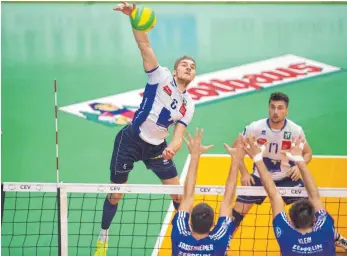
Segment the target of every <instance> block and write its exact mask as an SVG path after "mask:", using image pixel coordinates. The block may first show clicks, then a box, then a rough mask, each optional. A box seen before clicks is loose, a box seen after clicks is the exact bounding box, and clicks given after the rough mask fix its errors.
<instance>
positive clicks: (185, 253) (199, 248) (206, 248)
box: [171, 211, 235, 256]
mask: <svg viewBox="0 0 347 256" xmlns="http://www.w3.org/2000/svg"><path fill="white" fill-rule="evenodd" d="M234 230H235V225H234V223H233V222H232V220H231V218H229V217H220V218H219V219H218V222H217V225H216V226H215V227H214V228H213V230H212V231H211V232H210V233H209V235H208V236H207V237H205V238H203V239H200V240H196V239H195V238H194V237H193V236H192V233H191V231H190V227H189V213H188V212H185V211H179V212H177V213H176V215H175V217H174V218H173V220H172V233H171V242H172V255H174V256H212V255H213V256H224V255H225V252H226V250H227V247H228V243H229V240H230V239H231V234H232V233H233V231H234Z"/></svg>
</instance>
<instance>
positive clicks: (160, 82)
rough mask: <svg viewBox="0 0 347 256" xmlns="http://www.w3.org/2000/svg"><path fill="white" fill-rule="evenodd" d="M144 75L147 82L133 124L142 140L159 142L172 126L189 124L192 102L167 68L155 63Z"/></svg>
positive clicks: (161, 141)
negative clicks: (146, 76) (155, 65)
mask: <svg viewBox="0 0 347 256" xmlns="http://www.w3.org/2000/svg"><path fill="white" fill-rule="evenodd" d="M147 74H148V82H147V85H146V88H145V91H144V95H143V99H142V103H141V105H140V108H139V109H138V110H137V111H136V113H135V116H134V119H133V126H134V127H135V128H136V129H137V131H138V133H139V135H140V137H141V138H142V139H143V140H144V141H146V142H148V143H150V144H152V145H159V144H161V143H163V142H164V140H165V138H166V137H168V136H169V133H168V128H169V127H170V126H171V125H173V124H176V123H181V124H183V125H185V126H187V125H188V124H189V123H190V121H191V120H192V117H193V113H194V104H193V102H192V99H191V97H190V95H189V93H188V92H187V91H184V92H181V91H180V90H179V88H178V87H177V85H176V82H175V79H174V78H173V76H172V74H171V72H170V71H169V70H168V69H167V68H165V67H161V66H158V67H157V68H155V69H153V70H151V71H148V72H147Z"/></svg>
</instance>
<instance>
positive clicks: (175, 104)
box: [170, 99, 178, 109]
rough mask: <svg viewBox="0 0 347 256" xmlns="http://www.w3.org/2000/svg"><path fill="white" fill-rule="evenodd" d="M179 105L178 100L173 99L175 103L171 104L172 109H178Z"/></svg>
mask: <svg viewBox="0 0 347 256" xmlns="http://www.w3.org/2000/svg"><path fill="white" fill-rule="evenodd" d="M177 103H178V101H177V100H176V99H173V101H172V102H171V105H170V106H171V108H172V109H176V108H177Z"/></svg>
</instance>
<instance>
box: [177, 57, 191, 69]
mask: <svg viewBox="0 0 347 256" xmlns="http://www.w3.org/2000/svg"><path fill="white" fill-rule="evenodd" d="M182 60H191V61H193V62H194V64H195V66H196V63H195V60H194V59H193V57H190V56H187V55H184V56H182V57H180V58H178V59H177V60H176V61H175V66H174V70H176V69H177V67H178V65H179V64H180V62H181V61H182Z"/></svg>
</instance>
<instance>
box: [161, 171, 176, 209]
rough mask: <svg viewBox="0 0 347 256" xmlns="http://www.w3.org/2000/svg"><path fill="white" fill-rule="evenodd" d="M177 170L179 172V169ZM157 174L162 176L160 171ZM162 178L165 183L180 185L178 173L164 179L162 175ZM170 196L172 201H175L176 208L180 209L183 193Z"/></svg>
mask: <svg viewBox="0 0 347 256" xmlns="http://www.w3.org/2000/svg"><path fill="white" fill-rule="evenodd" d="M175 172H176V173H177V171H175ZM156 174H157V173H156ZM157 176H158V177H159V178H160V177H161V176H160V173H159V175H158V174H157ZM160 180H161V182H162V183H163V184H164V185H180V181H179V179H178V175H177V174H176V176H175V177H173V178H168V179H164V178H163V177H162V178H160ZM170 196H171V198H172V203H173V205H174V207H175V209H176V210H178V208H179V206H180V203H181V200H182V195H170Z"/></svg>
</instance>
